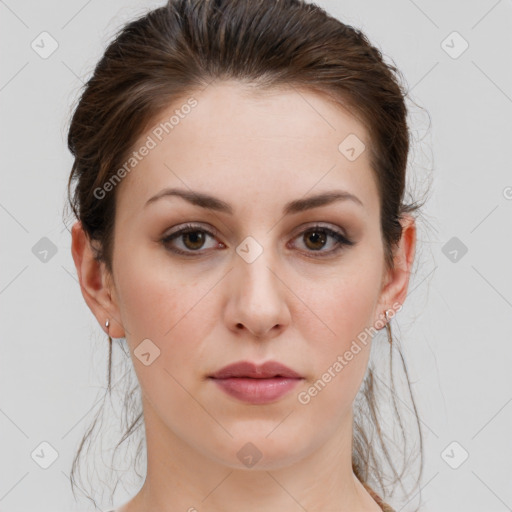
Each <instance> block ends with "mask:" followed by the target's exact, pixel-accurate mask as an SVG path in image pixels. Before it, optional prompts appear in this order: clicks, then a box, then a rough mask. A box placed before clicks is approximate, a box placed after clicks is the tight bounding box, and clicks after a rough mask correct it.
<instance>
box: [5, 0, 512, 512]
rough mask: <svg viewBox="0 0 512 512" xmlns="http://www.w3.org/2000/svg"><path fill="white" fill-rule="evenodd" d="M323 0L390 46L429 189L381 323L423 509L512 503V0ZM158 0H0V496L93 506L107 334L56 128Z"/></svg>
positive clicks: (494, 511) (417, 181) (17, 508)
mask: <svg viewBox="0 0 512 512" xmlns="http://www.w3.org/2000/svg"><path fill="white" fill-rule="evenodd" d="M317 3H318V4H319V5H321V6H322V7H324V8H326V9H327V10H328V11H329V12H330V13H331V14H333V15H335V16H337V17H338V18H340V19H341V20H342V21H344V22H345V23H348V24H351V25H353V26H355V27H358V28H361V29H362V30H363V31H364V33H365V34H366V35H367V36H368V37H369V39H370V41H371V42H372V43H373V44H374V45H376V46H377V47H378V48H380V49H381V51H382V52H383V53H384V55H385V57H386V58H391V59H393V61H394V63H395V64H396V65H397V66H398V68H399V69H400V70H401V72H402V73H403V75H404V76H405V79H406V80H407V85H408V89H409V97H410V99H411V100H413V101H414V102H415V103H414V104H413V103H408V106H409V107H410V108H411V119H410V123H411V130H412V132H413V135H414V137H415V142H414V148H413V151H412V152H411V163H410V169H411V170H410V172H411V175H410V178H414V179H413V181H412V182H411V186H413V192H414V191H416V195H421V193H422V191H423V190H424V189H425V186H426V185H425V186H424V184H427V185H428V186H430V189H431V198H430V200H429V201H428V203H427V205H426V207H425V209H424V215H423V217H422V218H421V219H420V221H419V225H418V229H419V232H418V254H417V258H418V266H417V267H416V271H415V275H414V277H413V279H412V282H411V285H410V289H409V290H410V291H409V296H408V299H407V301H406V304H405V307H404V309H403V311H402V312H401V313H400V315H399V316H398V317H397V318H396V320H393V323H392V326H393V329H394V333H395V334H397V335H399V337H400V339H401V343H402V346H403V348H404V354H405V357H406V361H407V364H408V369H409V373H410V377H411V381H412V383H413V384H412V388H413V391H414V393H415V397H416V400H417V405H418V408H419V412H420V416H421V420H422V426H423V429H424V434H425V439H424V441H425V468H424V474H423V480H422V483H421V498H422V503H423V507H422V508H421V510H422V511H425V512H427V511H428V512H452V511H464V512H482V511H485V512H505V511H507V510H512V441H511V432H512V428H511V427H512V372H511V371H510V367H511V363H512V336H511V334H510V332H511V331H510V319H511V318H512V271H511V263H510V262H511V261H512V168H511V165H510V160H509V158H510V148H511V143H512V140H511V135H512V67H511V65H510V63H511V62H512V48H511V41H512V38H511V34H512V3H511V2H510V1H506V0H502V1H496V0H478V1H477V0H473V1H467V0H457V1H455V0H452V1H449V2H446V1H441V0H435V1H426V0H416V1H413V0H391V1H386V2H381V1H377V0H372V1H370V0H359V1H356V0H346V1H341V0H331V1H327V0H325V1H320V2H317ZM161 4H162V2H149V1H136V0H130V1H121V0H109V1H99V0H89V1H86V0H72V1H66V2H64V1H60V2H59V1H56V0H49V1H46V2H35V1H23V0H6V1H0V44H1V47H2V53H1V59H2V61H1V67H0V120H1V123H0V127H1V128H0V129H1V133H0V148H1V150H0V156H1V173H2V174H1V188H0V226H1V233H2V236H1V241H2V243H1V246H0V247H1V264H0V308H1V309H0V311H1V315H2V316H1V319H2V321H1V327H0V328H1V357H0V511H1V512H28V511H34V512H35V511H37V512H50V511H51V512H60V511H62V512H64V511H70V510H84V511H85V510H92V507H91V504H90V503H89V502H87V501H86V500H84V499H82V498H79V500H78V502H77V503H75V502H74V500H73V496H72V494H71V490H70V485H69V471H70V465H71V461H72V457H73V455H74V453H75V451H76V449H77V444H78V442H79V441H80V439H81V438H82V435H83V433H84V430H85V428H86V427H87V426H88V424H89V423H90V421H91V419H92V417H93V415H94V414H95V412H96V410H97V404H98V399H99V398H100V397H101V393H102V390H103V389H104V386H105V385H106V367H107V366H106V357H107V341H106V337H105V335H104V333H103V331H102V330H101V328H100V326H99V325H98V324H97V322H96V319H95V318H94V317H93V315H92V313H91V312H90V311H89V309H88V307H87V306H86V304H85V302H84V300H83V298H82V295H81V293H80V290H79V286H78V282H77V279H76V271H75V267H74V264H73V260H72V258H71V253H70V241H71V239H70V233H69V225H68V226H67V227H66V225H65V224H63V221H62V212H63V208H64V205H65V198H66V195H65V190H66V183H67V178H68V175H69V171H70V168H71V164H72V159H71V155H70V154H69V152H68V150H67V146H66V128H67V124H68V121H69V116H70V112H71V108H72V106H73V102H74V101H75V100H76V98H77V95H78V93H79V90H80V87H81V85H82V83H83V82H84V81H85V80H86V79H87V78H88V77H89V76H90V74H91V72H92V69H93V66H94V65H95V63H96V62H97V60H98V59H99V57H100V56H101V54H102V52H103V50H104V48H105V45H106V44H107V42H108V41H109V40H110V38H111V36H112V35H113V33H114V32H115V31H116V30H117V29H118V28H119V27H120V26H121V25H122V24H123V23H124V22H126V21H127V20H129V19H132V18H134V17H135V16H137V15H139V14H142V13H143V12H144V11H146V10H147V9H149V8H152V7H156V6H159V5H161ZM42 32H47V33H48V34H49V35H47V34H44V35H41V33H42ZM41 38H46V39H45V43H44V44H41V43H38V41H41ZM37 44H39V47H38V46H37ZM52 45H54V46H55V45H58V46H56V48H55V49H54V51H53V53H51V55H44V51H46V52H50V51H51V50H53V47H52ZM42 46H44V51H43V48H42ZM42 54H43V55H42ZM44 57H46V58H44ZM427 112H428V115H427ZM427 182H430V183H429V184H428V183H427ZM68 219H69V217H68ZM67 222H68V224H69V223H70V220H68V221H67ZM375 343H376V344H383V343H384V344H385V339H384V338H382V337H380V335H379V338H376V339H375ZM372 356H373V354H372ZM399 371H400V367H399V366H398V367H397V372H398V373H400V372H399ZM405 414H406V415H407V409H406V412H405ZM115 440H117V438H116V436H113V441H115ZM42 443H43V444H42ZM38 454H39V457H38ZM43 454H44V455H43ZM100 458H101V457H100ZM91 462H92V464H93V466H94V465H95V464H96V463H97V464H98V465H99V464H100V463H102V461H101V460H98V461H95V460H93V461H91ZM104 462H106V463H107V464H108V458H107V460H106V461H104ZM45 464H49V466H48V467H47V468H44V467H42V466H44V465H45ZM136 491H137V488H136V487H132V488H130V487H129V486H128V488H126V489H125V490H123V491H122V493H121V494H119V495H117V497H116V503H115V504H116V505H119V504H121V503H123V502H124V501H125V500H126V499H128V497H130V496H131V495H133V494H134V493H135V492H136ZM417 499H419V495H418V496H416V497H413V499H411V500H410V501H409V502H408V503H405V502H404V503H402V504H400V502H399V500H398V497H397V500H396V501H392V504H393V505H395V506H396V507H397V510H404V511H405V510H412V508H413V506H415V505H416V502H417ZM101 506H103V507H104V510H105V509H107V507H108V506H109V504H108V503H107V501H105V502H104V503H102V504H101Z"/></svg>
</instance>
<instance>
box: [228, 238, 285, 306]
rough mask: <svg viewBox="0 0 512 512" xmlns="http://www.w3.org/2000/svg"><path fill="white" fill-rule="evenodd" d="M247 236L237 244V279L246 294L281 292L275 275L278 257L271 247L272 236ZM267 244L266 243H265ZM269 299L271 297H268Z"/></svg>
mask: <svg viewBox="0 0 512 512" xmlns="http://www.w3.org/2000/svg"><path fill="white" fill-rule="evenodd" d="M258 238H259V240H261V242H260V241H259V240H257V239H256V238H254V237H253V236H247V237H246V238H245V239H244V240H242V242H241V243H240V244H239V245H238V246H237V248H236V253H237V255H238V261H237V272H236V274H237V279H239V280H240V285H241V286H242V288H243V289H244V290H245V292H246V294H249V295H251V294H254V293H255V292H256V293H258V294H259V293H264V294H268V293H270V294H271V295H275V294H276V293H279V290H277V288H279V286H278V283H277V282H276V277H275V276H274V272H275V269H274V268H273V267H275V265H276V258H275V257H274V254H273V248H272V247H271V243H270V237H264V236H263V235H261V236H259V237H258ZM264 244H265V245H264ZM267 299H268V300H270V299H271V297H267Z"/></svg>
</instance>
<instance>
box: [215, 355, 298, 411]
mask: <svg viewBox="0 0 512 512" xmlns="http://www.w3.org/2000/svg"><path fill="white" fill-rule="evenodd" d="M209 378H210V379H212V380H213V382H215V384H216V385H217V386H219V388H220V389H221V390H222V391H224V392H225V393H227V394H228V395H230V396H232V397H234V398H237V399H238V400H241V401H243V402H247V403H251V404H266V403H270V402H275V401H276V400H278V399H279V398H281V397H283V396H284V395H286V394H287V393H288V392H289V391H291V390H292V389H293V388H294V387H295V386H296V385H297V384H298V383H299V382H300V381H301V380H303V378H304V377H302V376H301V375H299V374H298V373H297V372H295V371H294V370H292V369H291V368H288V367H287V366H285V365H283V364H281V363H279V362H277V361H268V362H266V363H264V364H262V365H257V364H255V363H252V362H250V361H241V362H238V363H233V364H230V365H228V366H225V367H224V368H222V369H221V370H219V371H217V372H215V373H214V374H212V375H210V376H209Z"/></svg>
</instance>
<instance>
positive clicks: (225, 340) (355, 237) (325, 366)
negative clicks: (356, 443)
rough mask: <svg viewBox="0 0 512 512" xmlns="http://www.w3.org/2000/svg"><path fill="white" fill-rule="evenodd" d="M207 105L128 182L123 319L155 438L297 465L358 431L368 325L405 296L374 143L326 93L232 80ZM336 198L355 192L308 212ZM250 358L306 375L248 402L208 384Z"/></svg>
mask: <svg viewBox="0 0 512 512" xmlns="http://www.w3.org/2000/svg"><path fill="white" fill-rule="evenodd" d="M192 96H193V98H194V100H195V101H194V100H191V99H190V97H188V98H185V99H184V100H183V101H182V102H181V103H179V104H175V105H173V106H172V108H169V109H168V110H167V111H165V112H162V113H161V116H160V117H159V118H158V119H157V120H156V122H155V124H154V125H152V127H151V128H150V129H149V130H148V131H147V132H146V133H145V134H144V135H142V136H141V137H140V139H139V141H138V142H137V143H136V144H135V147H134V151H137V152H138V156H134V158H136V159H137V162H136V164H135V165H133V164H134V163H135V161H132V162H131V166H130V164H129V165H128V166H127V169H130V171H129V172H127V173H126V176H125V177H124V178H123V180H122V181H121V183H120V184H119V185H117V186H118V190H117V194H118V197H117V206H116V208H117V210H116V212H117V213H116V222H115V232H114V241H115V243H114V252H113V269H114V271H113V281H112V288H111V293H112V303H111V304H109V305H108V309H109V314H110V317H109V318H110V322H111V324H112V323H113V319H114V318H116V319H118V320H119V322H120V324H122V329H123V330H124V334H125V336H126V341H127V343H128V345H129V347H130V351H131V354H132V358H133V363H134V366H135V370H136V373H137V376H138V379H139V382H140V385H141V387H142V393H143V400H144V413H145V419H146V430H147V436H148V439H149V438H151V437H152V438H153V442H156V441H155V440H154V439H156V437H155V436H156V433H158V443H160V448H162V449H163V448H164V446H165V445H167V446H165V448H166V449H167V448H169V447H170V446H176V445H177V443H180V444H181V445H182V446H187V447H188V449H189V448H190V447H192V449H193V450H195V452H196V453H197V452H199V453H200V454H201V455H202V456H205V457H208V458H210V459H212V460H214V461H217V462H220V463H222V464H225V465H227V466H230V467H233V468H235V467H238V468H244V467H247V466H248V462H247V461H248V460H249V459H247V457H246V456H247V455H254V456H256V458H258V457H261V459H260V460H259V461H258V464H259V465H260V466H264V467H266V468H277V467H282V466H285V465H287V464H290V463H292V462H293V461H296V460H299V459H301V458H303V457H305V456H307V455H308V454H311V453H313V452H314V451H315V450H316V449H318V447H319V446H321V445H323V444H324V443H326V442H328V441H330V440H333V439H336V438H340V436H341V437H344V438H345V439H348V438H349V437H348V436H350V435H351V421H352V416H351V414H352V412H351V406H352V402H353V400H354V398H355V396H356V394H357V391H358V389H359V387H360V384H361V382H362V379H363V377H364V374H365V370H366V366H367V362H368V357H369V352H370V346H371V344H370V337H368V336H367V335H366V337H365V335H364V333H365V329H368V328H370V327H372V326H375V325H376V321H377V320H380V319H382V318H383V315H382V314H383V312H384V310H386V309H390V308H391V307H392V304H393V303H394V302H395V301H396V299H397V298H403V295H400V296H399V295H398V291H396V290H398V288H399V287H398V285H397V286H395V288H393V289H390V287H389V286H388V287H386V285H387V284H389V283H390V280H388V278H387V276H388V274H387V273H386V271H385V267H384V253H383V241H382V238H381V232H380V219H379V197H378V192H377V186H376V182H375V180H374V177H373V175H372V170H371V169H370V165H369V151H368V149H369V148H368V145H369V139H368V135H367V133H366V131H365V130H364V128H363V126H362V125H361V124H360V123H359V122H358V121H357V120H356V119H355V118H353V117H351V116H350V115H349V114H347V113H345V112H344V111H342V110H341V109H338V108H335V106H334V105H333V104H332V103H330V102H328V101H327V99H325V97H323V96H320V95H317V94H315V93H312V92H304V91H301V92H299V91H297V90H294V89H287V90H279V91H274V92H273V93H272V94H270V93H269V94H259V95H255V94H253V93H248V92H244V89H242V87H241V86H240V85H238V84H236V83H229V82H223V83H220V84H216V85H210V86H208V87H207V88H206V89H204V90H203V91H201V92H198V93H197V94H194V95H192ZM187 100H189V101H188V103H187ZM185 105H189V107H186V106H185ZM173 115H174V116H175V117H174V118H173V120H172V121H169V119H170V118H171V116H173ZM165 122H167V125H165ZM160 123H163V124H160ZM362 144H365V145H366V149H365V148H364V146H363V145H362ZM142 146H145V147H146V148H147V150H140V148H141V147H142ZM351 148H353V149H351ZM166 189H178V190H179V191H181V192H183V194H187V195H190V194H191V193H197V194H198V196H199V195H208V196H211V197H212V198H215V199H211V200H210V199H208V200H206V199H204V198H203V199H202V200H201V201H196V203H200V204H193V203H194V201H190V200H186V199H185V198H183V197H180V196H179V195H177V194H176V195H161V194H162V192H163V191H164V190H166ZM346 193H349V194H351V196H346V197H345V198H343V197H342V196H341V194H346ZM325 194H332V195H333V196H332V197H331V199H332V198H333V197H334V194H340V196H341V197H342V198H341V199H335V200H334V199H333V200H330V201H327V200H325V201H324V200H319V201H318V202H316V203H315V202H314V201H311V202H307V200H308V199H310V198H313V197H315V196H317V195H319V196H324V195H325ZM159 195H160V198H158V199H156V198H155V196H159ZM325 197H329V196H325ZM201 204H202V206H201ZM187 224H192V226H193V231H192V232H191V233H189V234H188V235H187V234H182V235H177V236H175V237H174V238H172V237H171V238H169V235H172V234H174V233H176V232H177V231H179V230H180V229H182V228H185V227H186V225H187ZM315 225H318V226H319V227H317V229H316V230H315V229H313V228H314V226H315ZM329 230H331V231H332V232H334V235H333V234H332V233H331V231H329ZM336 234H340V235H341V236H342V237H344V238H345V239H348V241H350V242H351V245H348V244H343V242H341V243H340V242H338V240H337V238H336ZM166 237H168V240H167V241H164V239H165V238H166ZM341 240H343V238H342V239H341ZM391 277H392V276H391ZM384 292H386V293H384ZM400 292H401V293H402V294H403V293H404V290H403V289H401V291H400ZM393 293H394V295H393ZM97 316H98V318H101V319H103V323H104V318H105V310H99V309H98V315H97ZM382 325H383V324H380V325H377V328H381V327H382ZM117 328H119V329H120V327H119V326H117ZM373 332H374V331H373ZM111 333H112V331H111ZM113 335H114V336H115V332H114V334H113ZM361 339H365V342H362V341H361ZM354 340H355V343H356V344H357V345H355V344H354ZM356 347H358V348H356ZM347 351H349V352H350V353H351V354H352V357H350V354H348V356H347ZM239 361H251V362H253V363H255V364H260V363H264V362H266V361H278V362H280V363H282V364H284V365H286V366H287V367H288V368H290V369H292V370H294V371H295V372H296V373H297V374H299V375H300V376H301V377H302V379H300V380H296V381H294V382H292V383H291V387H290V389H288V391H287V392H286V393H284V395H282V396H280V397H275V396H274V397H272V396H271V395H262V393H263V392H261V391H258V390H254V389H253V391H254V394H253V395H252V396H253V401H252V402H251V401H250V399H249V398H244V397H241V396H238V397H237V396H233V395H231V394H228V393H227V392H226V391H224V388H223V387H222V386H220V385H219V381H216V380H214V379H212V378H210V376H211V375H212V374H214V373H215V372H217V371H219V370H220V369H222V368H223V367H225V366H226V365H229V364H231V363H235V362H239ZM329 377H330V378H329ZM319 380H320V381H321V382H320V384H319V383H318V381H319ZM229 382H232V383H235V384H236V382H235V381H234V380H233V379H232V380H231V381H229ZM237 382H239V383H240V382H241V380H239V381H237ZM246 382H247V383H249V385H250V382H251V381H246ZM252 382H254V381H252ZM270 382H271V381H267V382H266V384H265V385H268V386H267V387H268V388H269V387H272V386H274V389H275V386H278V385H279V384H278V380H276V379H274V380H273V381H272V382H274V384H269V383H270ZM279 382H281V383H282V382H284V381H283V380H281V381H279ZM315 383H316V388H315V389H316V392H315V389H313V388H312V387H314V385H315ZM260 384H262V383H261V382H260ZM239 387H240V386H239ZM261 387H263V384H262V386H261ZM285 388H286V386H285ZM237 389H238V388H237ZM251 389H252V388H251ZM246 392H249V393H250V389H249V391H247V389H246ZM262 396H263V398H262ZM265 396H266V399H265ZM254 397H255V398H254ZM258 399H259V400H260V402H259V403H257V402H258ZM265 400H266V401H265ZM247 443H252V445H249V444H247ZM253 445H254V446H253Z"/></svg>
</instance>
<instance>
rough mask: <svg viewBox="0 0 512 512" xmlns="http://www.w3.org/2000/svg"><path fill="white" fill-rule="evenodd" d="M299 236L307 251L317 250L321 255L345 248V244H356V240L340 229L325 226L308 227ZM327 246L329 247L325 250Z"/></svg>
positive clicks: (313, 251) (327, 254) (331, 253)
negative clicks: (342, 232)
mask: <svg viewBox="0 0 512 512" xmlns="http://www.w3.org/2000/svg"><path fill="white" fill-rule="evenodd" d="M297 238H299V239H302V244H303V245H304V246H305V247H306V250H305V252H306V253H310V254H311V253H315V252H316V253H318V256H319V257H324V256H331V255H333V254H335V253H337V252H338V251H340V250H341V249H343V247H344V246H350V245H355V242H353V241H352V240H349V239H348V238H347V237H346V236H344V235H342V234H341V233H339V232H338V231H335V230H333V229H330V228H327V227H323V226H313V227H312V228H309V229H306V230H305V231H303V232H302V233H301V234H300V235H299V236H298V237H297ZM325 247H328V249H326V250H323V249H324V248H325ZM329 247H330V249H329ZM315 256H316V255H315Z"/></svg>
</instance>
